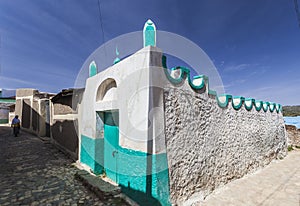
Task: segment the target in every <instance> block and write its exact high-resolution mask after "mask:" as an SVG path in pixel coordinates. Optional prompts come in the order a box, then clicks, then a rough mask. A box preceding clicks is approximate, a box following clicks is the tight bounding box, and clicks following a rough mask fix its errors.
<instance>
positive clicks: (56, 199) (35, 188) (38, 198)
mask: <svg viewBox="0 0 300 206" xmlns="http://www.w3.org/2000/svg"><path fill="white" fill-rule="evenodd" d="M0 152H1V154H0V205H1V206H4V205H119V204H117V203H114V200H109V201H110V202H101V201H100V200H99V198H98V197H97V196H96V195H95V194H94V193H92V192H90V191H89V190H88V189H86V188H85V187H84V186H83V185H82V184H81V182H79V181H77V180H75V179H74V174H75V172H76V171H77V169H76V168H75V167H74V166H72V160H70V159H68V158H67V157H66V156H65V155H64V154H63V153H62V152H60V151H59V150H58V149H56V148H55V147H54V146H53V145H52V144H50V143H47V142H45V141H42V140H41V139H40V138H38V137H35V136H33V135H30V134H28V133H25V132H22V133H21V134H20V135H19V137H13V135H12V133H11V128H9V127H4V126H0Z"/></svg>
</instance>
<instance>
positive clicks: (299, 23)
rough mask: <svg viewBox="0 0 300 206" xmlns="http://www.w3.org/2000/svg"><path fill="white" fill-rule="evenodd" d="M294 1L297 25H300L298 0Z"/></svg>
mask: <svg viewBox="0 0 300 206" xmlns="http://www.w3.org/2000/svg"><path fill="white" fill-rule="evenodd" d="M294 3H295V11H296V14H297V19H298V26H299V27H300V12H299V6H298V0H294Z"/></svg>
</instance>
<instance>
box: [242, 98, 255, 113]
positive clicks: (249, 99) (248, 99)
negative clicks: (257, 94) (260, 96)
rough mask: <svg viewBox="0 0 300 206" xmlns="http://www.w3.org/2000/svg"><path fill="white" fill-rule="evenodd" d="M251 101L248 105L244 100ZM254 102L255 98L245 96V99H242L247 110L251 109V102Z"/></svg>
mask: <svg viewBox="0 0 300 206" xmlns="http://www.w3.org/2000/svg"><path fill="white" fill-rule="evenodd" d="M249 101H250V102H251V105H250V106H248V105H247V103H246V102H249ZM254 102H255V99H252V98H246V99H245V101H244V105H245V108H246V110H248V111H251V109H252V108H253V103H254Z"/></svg>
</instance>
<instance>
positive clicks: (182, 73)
mask: <svg viewBox="0 0 300 206" xmlns="http://www.w3.org/2000/svg"><path fill="white" fill-rule="evenodd" d="M162 66H163V68H164V72H165V75H166V77H167V79H168V80H169V81H170V82H171V83H172V84H174V85H179V84H181V83H182V82H183V80H185V79H186V78H188V82H189V85H190V86H191V88H192V89H194V90H200V89H202V88H203V87H204V86H205V85H207V87H206V88H207V93H208V94H209V95H213V96H215V97H216V100H217V103H218V105H219V106H220V107H221V108H225V107H227V106H228V104H229V100H230V99H233V98H241V100H242V101H241V102H240V103H239V104H238V105H234V103H233V101H232V102H231V105H232V107H233V108H234V109H235V110H239V109H240V108H241V107H242V105H243V103H244V107H245V109H246V110H247V111H251V110H252V108H253V105H254V107H255V109H256V111H258V112H259V111H261V109H263V111H264V112H267V111H268V110H269V111H270V112H273V111H274V110H276V111H277V113H279V112H282V106H281V104H276V103H270V102H264V101H260V100H255V99H253V98H244V97H241V96H234V97H232V95H230V94H221V95H218V94H217V92H216V91H215V90H210V88H209V77H207V76H205V75H199V76H194V77H193V78H191V75H190V69H189V68H186V67H182V66H178V67H173V68H172V69H171V70H177V69H179V70H180V76H179V77H178V78H173V77H172V76H171V75H170V73H169V71H168V69H167V57H166V56H165V55H163V56H162ZM198 78H203V79H204V80H203V81H202V83H201V85H195V84H193V80H194V79H198ZM222 96H226V101H225V102H224V103H222V102H220V100H219V97H222ZM249 100H250V101H251V102H252V103H251V106H247V105H246V104H245V102H246V101H249ZM257 102H260V106H256V103H257ZM264 103H265V104H267V108H264V106H263V105H264ZM270 104H272V105H274V108H273V109H271V108H270V106H269V105H270Z"/></svg>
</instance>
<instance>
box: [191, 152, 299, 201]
mask: <svg viewBox="0 0 300 206" xmlns="http://www.w3.org/2000/svg"><path fill="white" fill-rule="evenodd" d="M197 205H201V206H215V205H222V206H223V205H226V206H227V205H228V206H229V205H259V206H265V205H270V206H300V150H293V151H291V152H289V153H288V156H287V157H285V158H284V159H283V160H277V161H273V162H272V163H271V164H270V165H268V166H267V167H266V168H264V169H262V170H260V171H257V172H255V173H253V174H250V175H247V176H246V177H245V178H242V179H239V180H236V181H233V182H231V183H229V184H227V185H226V186H224V187H223V188H222V189H220V190H218V191H216V192H214V193H212V194H211V195H210V196H208V198H207V199H206V200H205V201H203V202H201V203H199V204H197Z"/></svg>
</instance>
